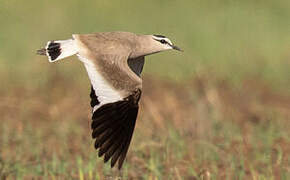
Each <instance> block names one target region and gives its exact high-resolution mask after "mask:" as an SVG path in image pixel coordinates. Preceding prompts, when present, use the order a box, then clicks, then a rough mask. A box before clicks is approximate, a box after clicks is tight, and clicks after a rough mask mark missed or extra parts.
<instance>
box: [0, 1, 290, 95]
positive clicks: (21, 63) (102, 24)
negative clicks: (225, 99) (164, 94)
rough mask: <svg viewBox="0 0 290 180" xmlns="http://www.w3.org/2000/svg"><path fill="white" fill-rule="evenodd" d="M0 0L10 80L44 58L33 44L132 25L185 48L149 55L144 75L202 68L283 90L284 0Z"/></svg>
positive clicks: (1, 47)
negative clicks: (258, 79) (255, 79)
mask: <svg viewBox="0 0 290 180" xmlns="http://www.w3.org/2000/svg"><path fill="white" fill-rule="evenodd" d="M0 2H1V3H0V7H1V11H0V24H1V30H0V32H1V33H0V41H1V43H0V52H1V53H0V58H1V66H2V68H3V69H9V72H10V73H11V74H10V75H11V76H12V77H13V78H17V75H21V76H22V77H24V76H29V75H28V74H29V72H26V71H27V69H29V68H31V66H32V64H37V63H39V61H45V59H43V58H42V57H36V56H35V50H36V49H38V48H39V47H42V46H44V45H45V43H46V41H48V40H56V39H66V38H69V37H71V34H73V33H91V32H99V31H131V32H135V33H140V34H163V35H166V36H167V37H169V38H170V39H171V40H172V41H173V42H175V43H176V44H177V45H179V46H181V47H182V48H183V49H184V50H185V52H184V53H183V54H182V55H180V54H179V53H175V52H166V53H162V54H158V55H154V56H152V57H150V58H148V59H149V61H148V62H147V63H146V67H145V72H146V73H147V72H148V73H152V74H154V75H158V76H164V77H171V78H172V79H177V80H179V79H184V78H188V77H191V76H194V75H195V72H196V70H197V69H198V68H204V67H205V68H210V69H211V70H212V71H214V72H216V73H217V74H218V75H220V76H225V77H227V78H229V79H232V80H234V81H236V80H239V79H240V78H241V77H245V76H257V77H262V78H265V79H267V80H268V81H269V83H271V84H273V86H274V87H277V86H278V87H281V86H282V87H285V88H287V89H289V85H290V78H289V77H290V76H289V66H290V65H289V62H290V60H289V49H290V36H289V31H290V21H289V19H290V11H289V8H290V2H289V1H287V0H279V1H271V0H265V1H252V0H244V1H233V0H223V1H210V0H183V1H176V0H168V1H164V0H163V1H162V0H159V1H155V0H151V1H150V0H149V1H133V0H132V1H129V0H127V1H121V0H120V1H104V0H96V1H88V0H84V1H79V0H71V1H57V0H51V1H36V0H35V1H34V0H30V1H18V0H9V1H8V0H1V1H0ZM74 60H75V59H74ZM23 67H25V68H23ZM41 68H44V67H42V66H41ZM55 68H59V67H55ZM63 68H71V67H67V66H63V67H61V69H63ZM16 71H17V72H19V73H16V74H15V72H16ZM20 72H22V73H20ZM73 72H74V74H75V75H78V74H79V73H77V72H78V71H75V70H74V71H73ZM30 78H31V77H29V78H27V79H30ZM42 78H43V77H42ZM39 81H41V79H39Z"/></svg>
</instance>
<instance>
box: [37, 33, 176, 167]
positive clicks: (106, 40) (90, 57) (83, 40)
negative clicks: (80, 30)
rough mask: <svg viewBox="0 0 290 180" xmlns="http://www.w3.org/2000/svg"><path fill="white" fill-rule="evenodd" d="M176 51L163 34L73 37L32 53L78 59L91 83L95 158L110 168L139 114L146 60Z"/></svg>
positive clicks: (122, 154) (124, 150) (119, 158)
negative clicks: (146, 57) (148, 56)
mask: <svg viewBox="0 0 290 180" xmlns="http://www.w3.org/2000/svg"><path fill="white" fill-rule="evenodd" d="M171 49H174V50H178V51H181V49H180V48H178V47H177V46H175V45H174V44H173V43H172V42H171V41H170V40H169V39H168V38H166V37H165V36H162V35H137V34H134V33H130V32H100V33H94V34H74V35H72V38H71V39H68V40H59V41H49V42H47V44H46V47H45V48H43V49H40V50H38V51H37V54H39V55H46V56H47V57H48V60H49V62H56V61H58V60H61V59H64V58H66V57H69V56H73V55H77V56H78V58H79V59H80V61H81V62H83V64H84V66H85V68H86V70H87V73H88V76H89V79H90V81H91V93H90V98H91V103H90V104H91V107H92V123H91V129H92V138H93V139H95V148H96V149H97V150H98V156H99V157H102V156H103V155H104V162H105V163H106V162H107V161H109V160H110V159H111V167H114V165H115V164H116V162H118V168H119V169H121V168H122V165H123V162H124V160H125V157H126V154H127V151H128V148H129V145H130V142H131V138H132V135H133V131H134V127H135V122H136V118H137V114H138V108H139V105H138V102H139V100H140V97H141V92H142V79H141V72H142V70H143V65H144V59H145V56H147V55H150V54H154V53H158V52H161V51H166V50H171Z"/></svg>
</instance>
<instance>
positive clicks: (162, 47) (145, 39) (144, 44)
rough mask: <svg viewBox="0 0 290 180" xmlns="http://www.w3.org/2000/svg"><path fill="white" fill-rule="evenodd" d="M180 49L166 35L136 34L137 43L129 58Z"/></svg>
mask: <svg viewBox="0 0 290 180" xmlns="http://www.w3.org/2000/svg"><path fill="white" fill-rule="evenodd" d="M170 49H174V50H178V51H182V50H181V49H180V48H179V47H177V46H175V45H174V44H173V43H172V42H171V41H170V40H169V39H168V38H167V37H165V36H162V35H139V36H137V43H136V46H135V49H134V51H133V53H132V54H131V57H130V58H136V57H140V56H147V55H150V54H155V53H158V52H161V51H166V50H170Z"/></svg>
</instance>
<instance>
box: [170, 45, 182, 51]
mask: <svg viewBox="0 0 290 180" xmlns="http://www.w3.org/2000/svg"><path fill="white" fill-rule="evenodd" d="M171 47H172V49H175V50H177V51H181V52H183V50H182V49H180V48H179V47H177V46H175V45H172V46H171Z"/></svg>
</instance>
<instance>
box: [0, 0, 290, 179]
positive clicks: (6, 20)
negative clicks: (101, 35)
mask: <svg viewBox="0 0 290 180" xmlns="http://www.w3.org/2000/svg"><path fill="white" fill-rule="evenodd" d="M289 8H290V2H288V1H286V0H277V1H275V2H274V1H270V0H266V1H250V0H244V1H230V0H223V1H212V0H211V1H210V0H184V1H177V0H168V1H165V0H158V1H156V0H147V1H133V0H126V1H121V0H117V1H105V0H98V1H88V0H85V1H78V0H70V1H57V0H50V1H36V0H30V1H16V0H0V24H1V28H0V82H1V86H0V114H1V116H0V122H1V125H0V179H5V178H7V179H32V178H39V179H104V178H105V177H107V178H109V177H111V178H112V179H116V178H118V177H122V178H123V179H152V180H155V179H178V180H179V179H207V178H209V177H210V178H211V179H287V178H288V177H290V171H289V169H290V156H289V153H290V139H289V137H290V134H289V128H290V124H289V108H290V99H289V98H290V91H289V89H290V78H289V69H290V64H289V62H290V61H289V57H290V56H289V52H290V51H289V49H290V48H289V47H290V34H289V29H290V23H289V19H290V11H289ZM117 30H121V31H131V32H135V33H140V34H163V35H166V36H168V37H169V38H170V39H171V40H172V41H173V42H174V43H176V44H177V45H178V46H180V47H181V48H183V49H184V53H178V52H164V53H160V54H156V55H152V56H150V57H148V58H147V61H146V65H145V69H144V74H145V80H144V93H143V97H142V101H141V113H140V114H139V119H138V121H137V126H136V129H135V133H134V136H133V141H132V144H131V146H130V150H129V153H128V157H127V160H126V161H125V164H124V168H123V170H122V171H121V172H119V171H117V170H116V169H113V170H112V169H111V168H110V166H109V165H107V164H103V162H102V159H100V158H97V152H95V150H94V148H93V141H92V140H91V138H90V128H89V127H90V109H89V103H88V102H89V96H88V93H89V81H88V78H87V76H86V72H85V70H84V68H83V67H81V63H80V62H78V61H77V58H76V57H74V58H70V59H67V60H64V61H62V62H60V63H56V64H49V63H48V62H47V60H46V59H45V58H44V57H39V56H36V55H35V51H36V50H37V49H38V48H40V47H43V46H45V43H46V41H48V40H54V39H66V38H69V37H70V36H71V34H72V33H91V32H99V31H117Z"/></svg>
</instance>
